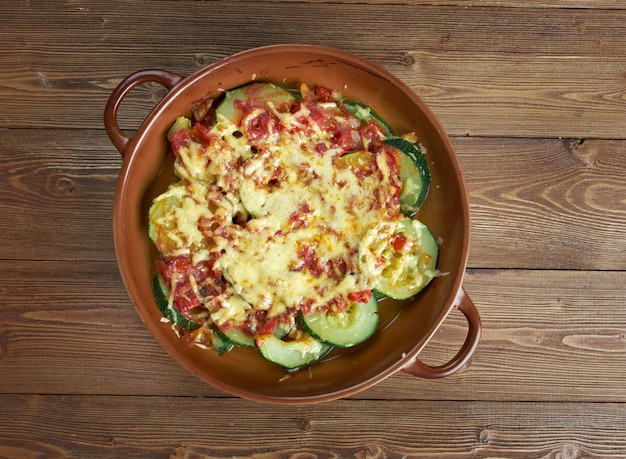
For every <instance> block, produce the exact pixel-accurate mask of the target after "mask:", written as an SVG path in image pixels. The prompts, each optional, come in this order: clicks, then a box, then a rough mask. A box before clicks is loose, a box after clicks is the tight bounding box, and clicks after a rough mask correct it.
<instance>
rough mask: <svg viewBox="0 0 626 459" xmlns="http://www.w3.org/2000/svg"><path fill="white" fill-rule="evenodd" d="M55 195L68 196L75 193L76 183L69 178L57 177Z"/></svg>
mask: <svg viewBox="0 0 626 459" xmlns="http://www.w3.org/2000/svg"><path fill="white" fill-rule="evenodd" d="M56 190H57V195H65V196H67V195H70V194H72V193H74V191H76V183H75V182H74V180H72V179H71V178H69V177H59V178H58V179H57V181H56Z"/></svg>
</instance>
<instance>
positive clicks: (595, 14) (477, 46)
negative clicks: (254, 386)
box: [0, 0, 626, 459]
mask: <svg viewBox="0 0 626 459" xmlns="http://www.w3.org/2000/svg"><path fill="white" fill-rule="evenodd" d="M293 42H299V43H312V44H321V45H328V46H333V47H337V48H340V49H343V50H346V51H350V52H353V53H355V54H358V55H360V56H362V57H364V58H367V59H369V60H371V61H373V62H375V63H377V64H379V65H380V66H382V67H384V68H386V69H388V70H389V71H391V72H392V73H394V74H395V75H396V76H398V77H399V78H400V79H401V80H403V81H404V82H406V83H407V84H408V85H409V86H411V87H412V88H413V89H414V90H415V92H416V93H417V94H419V95H420V96H421V97H422V98H423V99H424V100H425V101H426V102H427V103H428V104H429V105H430V107H431V108H432V110H433V111H434V112H435V114H436V115H437V116H438V117H439V119H440V121H441V122H442V124H443V125H444V127H445V129H446V130H447V132H448V133H449V135H450V137H451V139H452V143H453V145H454V147H455V148H456V151H457V153H458V157H459V161H460V163H461V166H462V168H463V171H464V175H465V178H466V181H467V187H468V191H469V197H470V206H471V215H472V234H471V235H472V246H471V252H470V257H469V265H468V269H467V275H466V279H465V284H464V285H465V288H466V290H467V291H468V293H469V294H470V296H471V297H472V299H473V300H474V302H475V303H476V305H477V307H478V309H479V311H480V314H481V316H482V320H483V327H484V331H483V338H482V341H481V343H480V345H479V347H478V349H477V351H476V353H475V355H474V358H473V361H472V363H471V365H470V366H469V367H468V368H467V369H465V370H463V371H461V372H459V373H457V374H455V375H453V376H450V377H448V378H444V379H442V380H437V381H432V380H424V379H419V378H416V377H413V376H410V375H408V374H406V373H398V374H396V375H394V376H392V377H390V378H388V379H386V380H385V381H383V382H382V383H380V384H378V385H376V386H375V387H373V388H371V389H368V390H366V391H364V392H362V393H360V394H358V395H356V396H353V397H350V398H348V399H344V400H339V401H335V402H330V403H325V404H319V405H309V406H296V407H294V406H289V407H281V406H268V405H263V404H259V403H256V402H250V401H246V400H242V399H239V398H235V397H232V396H229V395H228V394H225V393H222V392H220V391H218V390H217V389H214V388H212V387H210V386H207V385H205V384H204V383H202V382H200V381H199V380H198V379H196V378H195V377H194V376H192V375H191V374H189V373H188V372H187V371H185V370H183V369H182V368H181V367H180V366H179V365H178V364H177V363H176V362H174V361H173V360H172V359H171V358H170V357H169V356H168V355H167V354H166V353H165V352H164V351H163V350H162V349H161V348H160V347H159V345H158V344H157V343H156V342H155V340H154V339H153V338H152V336H151V335H150V334H149V333H148V331H147V330H146V329H145V328H144V326H143V325H142V323H141V322H140V320H139V318H138V316H137V314H136V313H135V310H134V308H133V307H132V305H131V304H130V302H129V300H128V297H127V295H126V292H125V290H124V286H123V285H122V281H121V279H120V276H119V273H118V269H117V264H116V259H115V254H114V249H113V241H112V209H113V196H114V189H115V185H116V180H117V177H118V172H119V168H120V165H121V158H120V155H119V154H118V152H117V151H116V149H115V148H114V147H113V145H112V144H111V143H110V141H109V139H108V137H107V135H106V133H105V131H104V127H103V122H102V114H103V109H104V105H105V103H106V100H107V99H108V97H109V95H110V94H111V91H112V90H113V88H114V87H115V86H116V85H117V84H118V83H119V82H120V81H121V80H122V78H124V77H126V76H127V75H129V74H130V73H132V72H134V71H136V70H140V69H144V68H155V67H157V68H164V69H167V70H171V71H174V72H177V73H180V74H183V75H188V74H191V73H193V72H195V71H197V70H198V69H200V68H202V67H203V66H205V65H207V64H209V63H212V62H214V61H216V60H218V59H220V58H222V57H225V56H227V55H230V54H232V53H235V52H238V51H242V50H245V49H248V48H253V47H256V46H260V45H265V44H273V43H293ZM0 56H1V65H0V127H1V129H0V152H1V154H2V162H1V164H0V174H1V177H2V182H1V188H0V192H1V194H0V198H1V200H0V202H1V207H0V215H1V218H2V237H1V238H0V258H1V259H2V264H1V268H0V269H1V271H2V272H1V274H0V279H1V280H0V457H2V458H16V459H17V458H40V457H41V458H43V457H46V458H50V457H54V458H57V457H59V458H61V457H73V458H104V457H106V458H112V457H115V458H133V457H142V458H143V457H163V458H166V457H177V458H208V457H211V458H226V457H228V458H231V457H239V458H255V459H260V458H270V457H283V458H287V457H293V458H296V457H297V458H310V457H341V458H348V457H349V458H373V457H387V458H401V457H438V458H439V457H445V458H466V457H467V458H469V457H516V458H530V457H543V458H547V457H550V458H583V457H585V458H587V457H598V458H599V457H602V458H606V457H626V416H625V413H626V411H625V410H624V408H625V406H624V405H625V404H626V306H625V305H626V288H625V285H626V162H625V159H626V151H625V150H626V3H624V2H622V1H621V0H595V1H594V0H566V1H558V0H498V1H496V0H484V1H483V0H439V1H434V0H432V1H429V0H398V1H392V0H389V1H379V2H375V1H368V0H363V1H346V2H342V3H338V2H322V1H313V0H309V1H298V0H294V1H291V2H288V3H287V2H278V1H272V0H262V1H243V2H233V1H187V2H180V1H176V0H159V1H151V2H124V1H121V0H108V1H106V2H96V1H87V0H63V1H57V0H27V1H14V2H3V5H2V12H1V13H0ZM163 95H164V89H163V88H162V87H160V86H159V85H156V84H155V85H147V86H146V87H142V88H138V89H136V90H135V91H133V93H132V96H129V98H128V99H127V100H126V101H125V105H124V107H123V108H122V110H121V113H120V120H121V122H122V124H123V127H125V129H129V130H132V129H135V128H137V127H138V126H139V124H140V122H141V121H142V120H143V118H144V117H145V116H146V114H147V113H148V111H149V110H150V109H151V107H152V106H153V105H154V103H155V102H156V101H158V100H159V99H160V98H161V97H163ZM466 330H467V324H466V322H465V319H464V318H463V317H462V315H461V314H460V312H458V311H455V312H453V313H452V315H451V316H450V317H449V318H448V319H447V320H446V321H445V323H444V325H443V326H442V327H441V328H440V330H439V331H438V333H437V334H436V336H435V338H434V339H433V341H432V342H431V343H430V344H429V345H428V347H427V349H426V350H425V351H424V352H423V353H422V354H421V356H422V358H423V360H424V361H426V362H428V363H432V364H437V363H442V362H444V361H446V360H447V359H449V358H450V357H451V355H453V353H454V352H455V351H456V350H457V349H458V348H459V346H460V344H461V342H462V341H463V339H464V336H465V333H466Z"/></svg>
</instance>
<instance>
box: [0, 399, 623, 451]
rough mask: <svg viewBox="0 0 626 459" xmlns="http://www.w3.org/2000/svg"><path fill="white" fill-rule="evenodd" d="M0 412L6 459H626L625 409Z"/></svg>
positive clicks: (21, 408)
mask: <svg viewBox="0 0 626 459" xmlns="http://www.w3.org/2000/svg"><path fill="white" fill-rule="evenodd" d="M0 404H1V405H2V406H3V407H4V408H5V409H6V411H5V413H3V414H2V415H0V416H2V417H1V418H0V423H1V424H0V425H1V426H2V431H1V433H0V455H1V456H2V457H8V458H23V457H43V456H45V457H51V456H54V457H62V456H63V457H65V456H70V457H89V458H93V459H97V458H105V457H106V458H108V457H125V458H135V457H181V458H182V457H203V458H208V457H212V458H214V457H220V458H225V457H240V458H249V459H252V458H255V459H265V458H270V457H293V456H294V455H297V456H298V457H304V456H305V455H306V457H388V458H401V457H436V458H442V457H444V458H459V459H462V458H474V457H519V458H522V457H588V458H595V457H602V458H611V457H624V455H625V454H626V423H625V421H624V416H623V411H622V410H623V406H622V405H621V404H584V403H583V404H569V403H562V404H560V403H559V404H550V403H522V404H520V403H489V402H487V403H485V402H472V401H461V402H455V403H447V402H440V403H432V402H431V403H425V402H420V401H409V400H401V401H388V402H386V403H384V404H380V405H374V404H372V403H367V402H363V401H342V402H333V403H327V404H322V405H314V406H305V407H283V406H272V407H267V406H263V405H259V404H256V403H250V402H245V401H241V400H216V399H211V398H193V397H185V398H182V397H179V398H161V397H93V396H91V397H85V396H62V397H59V396H38V395H28V396H20V397H13V396H1V397H0ZM172 407H176V413H177V416H176V417H175V418H173V411H172ZM7 413H10V414H7ZM355 413H359V416H358V421H355V417H354V415H355Z"/></svg>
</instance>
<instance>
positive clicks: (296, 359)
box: [256, 334, 332, 370]
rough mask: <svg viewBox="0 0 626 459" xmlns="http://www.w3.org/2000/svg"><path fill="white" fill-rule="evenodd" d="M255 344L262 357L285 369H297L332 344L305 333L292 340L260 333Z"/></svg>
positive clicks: (318, 357) (319, 356)
mask: <svg viewBox="0 0 626 459" xmlns="http://www.w3.org/2000/svg"><path fill="white" fill-rule="evenodd" d="M256 345H257V347H258V348H259V351H260V353H261V355H262V356H263V357H265V358H266V359H267V360H269V361H270V362H273V363H276V364H278V365H280V366H281V367H283V368H286V369H287V370H297V369H298V368H302V367H304V366H307V365H310V364H312V363H313V362H315V361H317V360H319V359H320V358H322V357H323V356H325V355H326V354H327V353H328V352H329V351H330V350H331V349H332V346H331V345H329V344H326V343H323V342H321V341H319V340H316V339H315V338H313V337H312V336H310V335H307V334H305V335H304V336H303V337H302V338H300V339H298V340H293V341H283V340H281V339H280V338H278V337H277V336H276V335H272V334H269V335H262V336H260V337H258V338H257V340H256Z"/></svg>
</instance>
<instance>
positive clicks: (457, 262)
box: [105, 45, 481, 403]
mask: <svg viewBox="0 0 626 459" xmlns="http://www.w3.org/2000/svg"><path fill="white" fill-rule="evenodd" d="M255 80H256V81H271V82H274V83H279V84H282V85H285V86H288V87H294V88H297V87H298V86H299V85H300V83H307V84H309V85H322V86H326V87H328V88H332V89H334V90H337V91H339V92H341V93H342V94H343V95H344V96H346V97H349V98H352V99H356V100H360V101H362V102H364V103H366V104H368V105H370V106H371V107H372V108H373V109H374V110H375V111H377V112H378V113H379V114H380V115H382V117H383V118H384V119H386V120H387V121H388V122H389V123H390V125H391V126H392V127H393V129H394V131H395V133H396V134H403V133H406V132H411V131H412V132H415V133H417V135H418V137H419V142H420V144H421V145H422V146H423V147H424V148H425V152H426V157H427V159H428V163H429V166H430V170H431V174H432V183H431V189H430V194H429V197H428V199H427V201H426V203H425V204H424V206H423V207H422V209H420V211H419V213H418V215H417V217H418V218H419V219H420V220H422V221H423V222H425V223H426V224H427V225H428V226H429V227H430V228H431V230H432V232H433V234H434V235H435V237H436V238H437V239H438V242H439V243H440V258H439V263H438V268H439V270H440V271H441V272H442V273H445V274H446V275H444V276H441V277H438V278H437V279H435V280H434V281H433V282H432V283H431V284H430V285H429V286H428V287H427V288H426V289H425V290H424V291H423V292H422V293H420V294H419V295H418V296H417V297H416V298H415V299H414V300H412V301H404V302H395V301H390V300H385V301H382V302H381V303H380V307H379V311H380V317H381V320H380V326H379V329H378V330H377V332H376V333H375V335H374V336H373V337H372V338H371V339H369V340H368V341H366V342H365V343H363V344H361V345H359V346H356V347H354V348H351V349H345V350H333V351H332V352H331V353H330V354H328V355H327V356H326V357H324V358H323V359H322V360H321V361H320V362H318V363H316V364H314V365H313V366H311V367H310V368H306V369H303V370H300V371H297V372H286V371H285V370H283V369H282V368H280V367H278V366H277V365H275V364H272V363H270V362H267V361H265V360H264V359H263V358H261V357H260V356H259V354H258V352H257V351H256V350H255V349H247V348H246V349H244V348H236V349H234V350H233V351H231V352H229V353H227V354H226V355H224V356H221V357H220V356H217V355H216V353H215V352H213V351H212V350H205V349H201V348H199V347H197V346H195V345H192V344H188V343H187V342H185V341H184V340H182V339H180V338H178V337H177V336H176V334H175V333H174V332H173V331H172V329H171V327H170V326H169V325H168V324H166V323H163V322H162V321H161V313H160V311H159V309H158V307H157V305H156V303H155V301H154V298H153V295H152V289H151V279H152V277H153V276H154V273H155V271H154V260H155V256H156V252H155V250H154V248H153V247H152V243H151V242H150V240H149V239H148V237H147V210H148V206H149V204H150V202H151V200H152V199H153V198H154V197H155V196H156V195H158V194H159V193H160V192H162V191H163V190H164V189H165V188H166V187H167V185H169V183H171V181H173V179H174V176H173V173H172V164H173V158H172V154H171V152H168V143H167V141H166V132H167V130H168V129H169V127H170V126H171V124H172V123H173V122H174V120H175V119H176V117H177V116H179V115H189V114H190V109H191V107H192V106H193V104H194V103H195V102H196V101H198V100H200V99H203V98H206V97H216V96H218V95H219V94H220V93H221V92H222V91H223V90H225V89H231V88H234V87H237V86H240V85H242V84H245V83H248V82H250V81H255ZM155 81H156V82H159V83H161V84H163V85H164V86H166V88H167V89H168V93H167V95H166V96H165V97H164V98H163V100H161V101H160V103H159V104H158V105H157V106H156V107H155V108H154V110H153V111H152V112H151V113H150V115H149V116H148V117H147V118H146V120H145V121H144V122H143V124H142V125H141V126H140V128H139V129H138V131H137V133H136V134H135V136H134V137H132V138H131V137H128V136H127V135H126V134H124V133H123V132H122V131H121V130H120V128H119V126H118V124H117V119H116V118H117V110H118V108H119V106H120V102H121V101H122V100H123V98H124V96H125V95H126V94H127V93H128V91H130V90H131V89H132V88H133V87H135V86H137V85H139V84H142V83H146V82H155ZM105 125H106V128H107V132H108V133H109V136H110V138H111V140H112V142H113V143H114V145H115V146H116V147H117V149H118V150H119V151H120V153H121V154H122V157H123V165H122V169H121V172H120V178H119V183H118V187H117V190H116V195H115V205H114V236H115V249H116V255H117V259H118V264H119V268H120V272H121V275H122V278H123V280H124V284H125V286H126V289H127V291H128V295H129V297H130V299H131V301H132V303H133V305H134V306H135V308H136V310H137V313H138V314H139V316H140V317H141V319H142V321H143V322H144V323H145V325H146V327H147V328H148V329H149V330H150V332H151V333H152V334H153V335H154V337H155V339H156V340H157V341H158V342H159V343H160V345H161V346H162V347H163V348H164V349H165V350H166V351H167V352H168V353H169V354H170V355H171V356H172V357H173V358H174V359H176V360H177V361H178V362H179V363H180V364H181V365H182V366H183V367H185V368H186V369H187V370H189V371H190V372H192V373H193V374H195V375H196V376H197V377H199V378H201V379H202V380H204V381H205V382H207V383H209V384H211V385H213V386H215V387H217V388H219V389H221V390H223V391H226V392H228V393H230V394H234V395H237V396H240V397H244V398H248V399H252V400H257V401H262V402H269V403H314V402H321V401H327V400H332V399H336V398H340V397H345V396H347V395H351V394H354V393H356V392H358V391H361V390H363V389H365V388H367V387H370V386H371V385H373V384H375V383H377V382H379V381H381V380H382V379H384V378H386V377H388V376H390V375H392V374H393V373H395V372H397V371H399V370H402V371H406V372H408V373H412V374H414V375H417V376H421V377H427V378H438V377H444V376H447V375H449V374H452V373H454V372H455V371H457V370H459V369H460V368H462V367H463V366H464V365H466V364H467V362H468V361H469V359H470V357H471V355H472V353H473V352H474V349H475V348H476V345H477V343H478V341H479V338H480V332H481V325H480V319H479V316H478V313H477V312H476V308H475V307H474V305H473V303H472V302H471V300H470V299H469V298H468V297H467V295H466V294H465V291H464V290H463V286H462V282H463V275H464V272H465V267H466V261H467V254H468V249H469V231H470V226H469V210H468V203H467V194H466V190H465V185H464V181H463V177H462V174H461V171H460V169H459V165H458V162H457V159H456V155H455V153H454V151H453V149H452V147H451V145H450V142H449V140H448V138H447V137H446V134H445V133H444V131H443V129H442V127H441V126H440V124H439V123H438V121H437V120H436V119H435V117H434V116H433V114H432V113H431V112H430V110H429V109H428V108H427V107H426V106H425V105H424V103H423V102H422V101H421V99H419V97H418V96H417V95H415V94H414V93H413V92H412V91H411V90H410V89H409V88H408V87H407V86H406V85H405V84H403V83H402V82H401V81H400V80H398V79H397V78H395V77H394V76H393V75H391V74H390V73H388V72H387V71H385V70H383V69H381V68H379V67H377V66H376V65H374V64H372V63H370V62H368V61H365V60H363V59H361V58H359V57H357V56H354V55H352V54H349V53H345V52H342V51H339V50H336V49H331V48H323V47H316V46H308V45H281V46H270V47H264V48H257V49H253V50H250V51H246V52H243V53H240V54H236V55H234V56H231V57H229V58H226V59H224V60H222V61H219V62H217V63H215V64H213V65H210V66H208V67H206V68H204V69H202V70H201V71H199V72H197V73H195V74H193V75H191V76H189V77H186V78H184V77H182V76H180V75H177V74H175V73H172V72H168V71H164V70H144V71H141V72H137V73H135V74H133V75H130V76H129V77H128V78H126V79H125V80H124V81H123V82H122V83H121V84H120V85H119V86H118V88H117V89H116V90H115V91H114V93H113V94H112V95H111V98H110V100H109V103H108V105H107V108H106V110H105ZM455 307H458V308H459V309H460V310H461V311H462V312H463V313H464V314H465V316H466V318H467V320H468V324H469V332H468V336H467V339H466V341H465V343H464V344H463V346H462V348H461V349H460V350H459V351H458V353H457V354H456V356H455V357H454V358H453V359H452V360H451V361H450V362H448V363H447V364H445V365H442V366H441V367H436V368H432V367H429V366H427V365H424V364H423V363H422V362H420V361H419V359H418V354H419V352H420V351H421V350H422V348H423V347H424V346H425V345H426V343H427V342H428V340H429V339H430V338H431V337H432V335H433V334H434V333H435V331H436V330H437V328H438V327H439V326H440V325H441V323H442V322H443V321H444V319H445V318H446V316H447V315H448V313H449V312H450V311H451V310H452V309H453V308H455Z"/></svg>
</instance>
